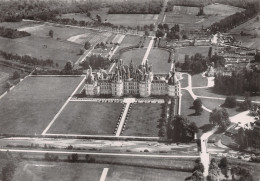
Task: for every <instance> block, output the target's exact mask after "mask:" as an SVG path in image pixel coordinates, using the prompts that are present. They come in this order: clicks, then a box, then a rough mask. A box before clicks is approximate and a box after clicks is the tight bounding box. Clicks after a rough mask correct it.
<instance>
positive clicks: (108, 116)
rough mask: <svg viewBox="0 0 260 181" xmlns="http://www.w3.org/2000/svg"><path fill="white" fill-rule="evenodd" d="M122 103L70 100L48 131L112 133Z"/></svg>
mask: <svg viewBox="0 0 260 181" xmlns="http://www.w3.org/2000/svg"><path fill="white" fill-rule="evenodd" d="M122 107H123V104H120V103H97V102H70V103H69V104H68V105H67V106H66V108H65V109H64V110H63V112H62V113H61V115H60V116H59V117H58V119H57V120H56V121H55V122H54V124H53V125H52V127H51V128H50V130H49V131H48V133H58V134H84V135H97V134H98V135H112V134H113V132H114V129H115V126H116V123H117V122H118V120H119V116H120V113H121V110H122Z"/></svg>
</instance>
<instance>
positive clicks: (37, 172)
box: [13, 161, 108, 181]
mask: <svg viewBox="0 0 260 181" xmlns="http://www.w3.org/2000/svg"><path fill="white" fill-rule="evenodd" d="M107 166H108V165H106V164H88V163H67V162H61V163H57V162H44V161H42V162H36V161H34V162H33V161H30V162H26V161H24V162H22V163H20V165H19V166H18V168H17V169H16V172H15V174H14V178H13V180H20V181H28V180H37V181H45V180H48V181H59V180H62V181H71V180H73V181H83V180H84V181H86V180H87V181H95V180H96V181H98V180H99V179H100V177H101V174H102V171H103V168H104V167H107Z"/></svg>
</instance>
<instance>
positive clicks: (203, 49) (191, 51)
mask: <svg viewBox="0 0 260 181" xmlns="http://www.w3.org/2000/svg"><path fill="white" fill-rule="evenodd" d="M208 52H209V46H189V47H184V48H177V49H176V54H177V55H176V56H177V60H176V61H178V62H180V63H183V62H184V60H185V55H189V56H194V55H195V54H196V53H200V54H202V55H203V56H208Z"/></svg>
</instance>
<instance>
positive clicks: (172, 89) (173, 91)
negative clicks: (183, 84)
mask: <svg viewBox="0 0 260 181" xmlns="http://www.w3.org/2000/svg"><path fill="white" fill-rule="evenodd" d="M168 95H169V96H170V97H174V96H179V95H180V94H179V83H176V85H168Z"/></svg>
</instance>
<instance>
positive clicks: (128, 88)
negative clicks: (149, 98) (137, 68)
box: [124, 81, 139, 95]
mask: <svg viewBox="0 0 260 181" xmlns="http://www.w3.org/2000/svg"><path fill="white" fill-rule="evenodd" d="M131 94H132V95H138V94H139V83H138V82H136V81H125V82H124V95H131Z"/></svg>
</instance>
